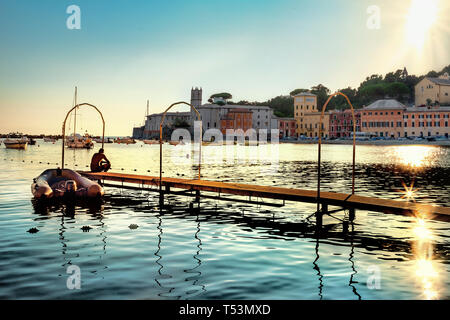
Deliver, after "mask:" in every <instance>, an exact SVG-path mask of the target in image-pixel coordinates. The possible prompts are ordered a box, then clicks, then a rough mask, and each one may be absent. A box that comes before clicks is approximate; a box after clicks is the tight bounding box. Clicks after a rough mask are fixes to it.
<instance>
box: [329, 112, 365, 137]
mask: <svg viewBox="0 0 450 320" xmlns="http://www.w3.org/2000/svg"><path fill="white" fill-rule="evenodd" d="M355 120H356V127H355V129H356V132H361V112H360V110H355ZM329 127H330V129H329V134H330V138H348V137H352V136H353V135H352V133H353V116H352V110H351V109H346V110H332V111H330V126H329Z"/></svg>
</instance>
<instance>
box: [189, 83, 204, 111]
mask: <svg viewBox="0 0 450 320" xmlns="http://www.w3.org/2000/svg"><path fill="white" fill-rule="evenodd" d="M191 104H192V105H193V106H194V107H196V108H197V107H200V106H201V105H202V88H197V87H195V89H194V88H192V89H191Z"/></svg>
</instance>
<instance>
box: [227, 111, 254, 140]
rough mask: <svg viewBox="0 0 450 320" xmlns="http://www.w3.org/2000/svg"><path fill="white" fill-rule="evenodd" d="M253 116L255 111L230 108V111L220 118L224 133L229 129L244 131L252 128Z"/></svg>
mask: <svg viewBox="0 0 450 320" xmlns="http://www.w3.org/2000/svg"><path fill="white" fill-rule="evenodd" d="M252 118H253V112H252V111H250V110H249V109H242V108H236V109H231V110H229V111H228V113H227V114H225V115H224V116H222V117H221V119H220V128H221V131H222V134H224V135H225V134H226V130H227V129H233V130H238V129H242V130H243V131H244V132H245V131H247V130H248V129H251V128H252V126H253V121H252Z"/></svg>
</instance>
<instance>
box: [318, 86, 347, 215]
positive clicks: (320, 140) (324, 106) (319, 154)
mask: <svg viewBox="0 0 450 320" xmlns="http://www.w3.org/2000/svg"><path fill="white" fill-rule="evenodd" d="M337 95H341V96H343V97H344V98H345V99H346V100H347V102H348V104H349V105H350V108H351V110H352V118H353V163H352V195H353V194H355V154H356V119H355V111H354V109H353V105H352V103H351V102H350V100H349V99H348V97H347V96H346V95H345V94H343V93H342V92H336V93H333V94H332V95H331V96H329V97H328V100H327V101H326V102H325V104H324V105H323V108H322V113H321V115H320V123H319V148H318V152H319V153H318V165H317V212H319V210H320V161H321V146H322V122H323V117H324V115H325V110H326V108H327V105H328V103H329V102H330V100H331V98H333V97H334V96H337Z"/></svg>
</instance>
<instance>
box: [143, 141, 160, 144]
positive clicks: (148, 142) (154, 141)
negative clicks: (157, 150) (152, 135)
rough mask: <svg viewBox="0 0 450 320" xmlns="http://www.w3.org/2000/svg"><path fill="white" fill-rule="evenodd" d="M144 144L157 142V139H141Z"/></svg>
mask: <svg viewBox="0 0 450 320" xmlns="http://www.w3.org/2000/svg"><path fill="white" fill-rule="evenodd" d="M142 141H143V142H144V143H145V144H159V141H158V140H142Z"/></svg>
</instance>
